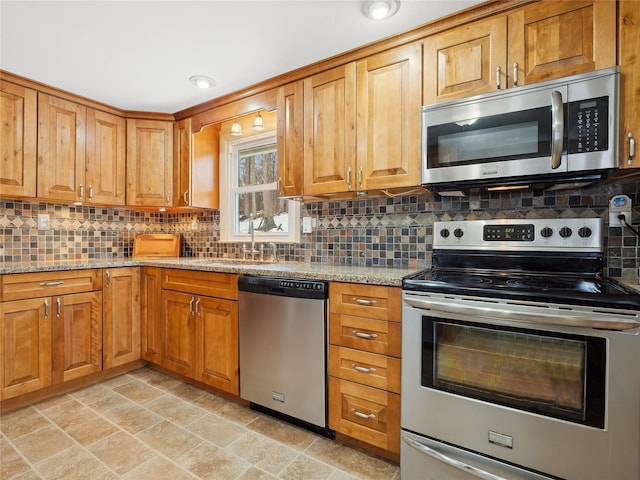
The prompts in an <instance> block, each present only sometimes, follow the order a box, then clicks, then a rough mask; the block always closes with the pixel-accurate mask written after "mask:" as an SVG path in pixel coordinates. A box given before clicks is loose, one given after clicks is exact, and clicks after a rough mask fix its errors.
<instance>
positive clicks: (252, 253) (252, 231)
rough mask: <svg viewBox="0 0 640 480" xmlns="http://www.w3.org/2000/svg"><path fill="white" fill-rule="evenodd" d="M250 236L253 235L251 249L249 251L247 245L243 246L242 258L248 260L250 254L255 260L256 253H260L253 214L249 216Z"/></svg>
mask: <svg viewBox="0 0 640 480" xmlns="http://www.w3.org/2000/svg"><path fill="white" fill-rule="evenodd" d="M249 234H250V235H251V249H250V250H247V246H246V244H245V245H242V258H244V259H246V258H247V253H248V254H249V255H251V260H253V259H255V255H256V253H259V251H258V250H256V233H255V228H254V226H253V213H250V214H249Z"/></svg>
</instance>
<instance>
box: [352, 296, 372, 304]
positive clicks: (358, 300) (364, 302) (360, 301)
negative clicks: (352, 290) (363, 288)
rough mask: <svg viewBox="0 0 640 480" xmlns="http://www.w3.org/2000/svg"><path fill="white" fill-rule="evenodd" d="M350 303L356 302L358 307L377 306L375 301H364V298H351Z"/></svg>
mask: <svg viewBox="0 0 640 480" xmlns="http://www.w3.org/2000/svg"><path fill="white" fill-rule="evenodd" d="M351 301H353V302H356V303H357V304H358V305H377V304H378V301H377V300H365V299H364V298H358V297H353V298H352V299H351Z"/></svg>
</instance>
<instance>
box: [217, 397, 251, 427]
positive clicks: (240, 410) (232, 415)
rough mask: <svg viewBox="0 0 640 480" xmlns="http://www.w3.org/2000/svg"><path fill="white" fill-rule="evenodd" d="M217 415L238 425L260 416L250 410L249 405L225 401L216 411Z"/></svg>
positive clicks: (245, 423)
mask: <svg viewBox="0 0 640 480" xmlns="http://www.w3.org/2000/svg"><path fill="white" fill-rule="evenodd" d="M216 414H217V415H220V416H221V417H224V418H227V419H229V420H231V421H232V422H235V423H239V424H240V425H247V424H248V423H250V422H253V421H254V420H255V419H256V418H258V417H259V416H260V414H259V413H257V412H255V411H254V410H251V409H250V408H249V407H245V406H244V405H240V404H237V403H235V402H227V403H226V404H225V405H223V406H222V407H221V408H220V409H219V410H218V411H217V412H216Z"/></svg>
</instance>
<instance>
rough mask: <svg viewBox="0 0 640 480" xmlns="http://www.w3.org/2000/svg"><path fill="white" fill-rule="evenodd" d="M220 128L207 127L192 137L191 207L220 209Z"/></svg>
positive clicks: (214, 126)
mask: <svg viewBox="0 0 640 480" xmlns="http://www.w3.org/2000/svg"><path fill="white" fill-rule="evenodd" d="M220 126H221V124H219V123H218V124H215V125H205V126H204V127H202V130H200V131H199V132H194V133H193V134H192V135H191V164H190V165H191V166H190V172H191V187H190V195H189V197H188V198H187V199H188V201H189V205H190V206H192V207H198V208H215V209H217V208H220V190H219V188H218V182H219V180H220V161H219V160H220Z"/></svg>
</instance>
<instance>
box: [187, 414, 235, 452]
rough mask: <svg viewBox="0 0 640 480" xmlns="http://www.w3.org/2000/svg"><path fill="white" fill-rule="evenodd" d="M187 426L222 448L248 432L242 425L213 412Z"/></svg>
mask: <svg viewBox="0 0 640 480" xmlns="http://www.w3.org/2000/svg"><path fill="white" fill-rule="evenodd" d="M186 428H187V430H189V431H190V432H193V433H195V434H197V435H199V436H201V437H202V438H204V439H205V440H207V441H209V442H211V443H213V444H215V445H217V446H219V447H222V448H225V447H227V446H229V445H231V444H232V443H233V442H235V441H236V440H238V439H239V438H240V437H241V436H242V435H245V433H246V432H247V431H246V429H244V428H243V427H241V426H240V425H236V424H235V423H233V422H230V421H229V420H226V419H224V418H221V417H218V416H217V415H213V414H209V415H207V416H206V417H203V418H202V419H200V420H197V421H195V422H193V423H192V424H191V425H187V427H186Z"/></svg>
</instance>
